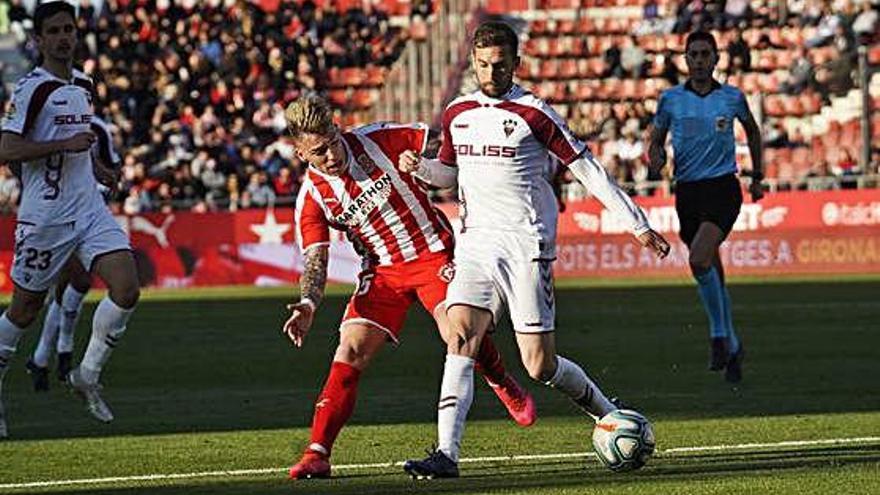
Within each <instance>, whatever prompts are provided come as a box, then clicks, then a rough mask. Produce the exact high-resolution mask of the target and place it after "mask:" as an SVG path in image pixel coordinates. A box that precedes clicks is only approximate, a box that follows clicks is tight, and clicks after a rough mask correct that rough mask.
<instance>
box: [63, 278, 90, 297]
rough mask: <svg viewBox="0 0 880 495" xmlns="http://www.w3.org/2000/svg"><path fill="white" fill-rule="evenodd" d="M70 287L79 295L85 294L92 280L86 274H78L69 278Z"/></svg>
mask: <svg viewBox="0 0 880 495" xmlns="http://www.w3.org/2000/svg"><path fill="white" fill-rule="evenodd" d="M69 283H70V286H71V287H73V288H74V289H76V291H77V292H79V293H80V294H85V293H86V292H88V291H89V290H90V289H91V288H92V278H91V277H90V276H89V274H88V273H82V274H78V275H76V276H74V277H71V278H70V282H69Z"/></svg>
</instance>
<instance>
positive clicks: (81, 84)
mask: <svg viewBox="0 0 880 495" xmlns="http://www.w3.org/2000/svg"><path fill="white" fill-rule="evenodd" d="M91 123H92V82H91V80H90V79H89V77H88V76H86V75H85V74H83V73H82V72H80V71H77V70H74V71H73V75H72V77H71V79H70V80H64V79H60V78H58V77H56V76H55V75H53V74H51V73H50V72H48V71H47V70H45V69H43V68H42V67H37V68H36V69H34V70H32V71H31V72H29V73H28V74H26V75H25V76H24V77H22V78H21V79H19V81H18V83H17V84H16V87H15V92H14V93H13V95H12V103H11V106H10V108H9V111H8V112H7V114H6V117H5V118H4V119H3V124H2V131H3V132H11V133H15V134H18V135H20V136H22V137H24V138H25V139H28V140H30V141H34V142H44V141H56V140H62V139H67V138H70V137H72V136H73V135H75V134H77V133H79V132H85V131H89V130H90V128H91ZM21 182H22V189H23V190H22V198H21V207H20V208H19V210H18V220H19V222H24V223H32V224H35V225H57V224H62V223H68V222H71V221H74V220H76V219H77V218H78V217H82V216H83V215H89V214H90V212H92V211H94V209H95V208H103V207H104V202H103V200H102V199H101V195H100V193H98V190H97V181H96V180H95V176H94V173H93V170H92V159H91V154H90V152H89V151H88V150H86V151H83V152H80V153H58V154H55V155H52V156H49V157H45V158H41V159H39V160H32V161H29V162H23V163H22V167H21Z"/></svg>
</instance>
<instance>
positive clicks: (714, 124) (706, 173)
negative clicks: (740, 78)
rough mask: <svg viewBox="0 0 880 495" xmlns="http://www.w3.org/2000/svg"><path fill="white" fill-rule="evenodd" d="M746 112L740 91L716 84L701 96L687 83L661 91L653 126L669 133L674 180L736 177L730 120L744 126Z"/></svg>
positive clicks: (691, 180) (744, 98)
mask: <svg viewBox="0 0 880 495" xmlns="http://www.w3.org/2000/svg"><path fill="white" fill-rule="evenodd" d="M748 112H749V109H748V104H747V103H746V97H745V95H744V94H743V92H742V91H740V90H739V89H737V88H735V87H733V86H730V85H727V84H719V83H718V82H716V81H713V86H712V91H710V92H709V93H708V94H707V95H705V96H700V95H699V94H697V93H696V91H694V90H693V89H691V87H690V83H689V82H688V83H685V84H680V85H678V86H675V87H673V88H669V89H668V90H666V91H664V92H663V93H662V94H661V95H660V102H659V103H658V104H657V114H656V115H655V116H654V126H655V127H657V128H659V129H668V130H670V131H671V134H672V149H673V150H674V152H675V157H674V165H675V169H674V176H675V179H676V180H677V181H679V182H693V181H698V180H705V179H712V178H714V177H720V176H722V175H727V174H732V173H736V151H735V143H734V137H733V120H734V118H739V119H740V121H741V122H745V120H746V118H747V116H748Z"/></svg>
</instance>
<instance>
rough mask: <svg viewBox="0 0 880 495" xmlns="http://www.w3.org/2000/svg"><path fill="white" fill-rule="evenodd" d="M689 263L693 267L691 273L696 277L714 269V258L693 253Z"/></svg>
mask: <svg viewBox="0 0 880 495" xmlns="http://www.w3.org/2000/svg"><path fill="white" fill-rule="evenodd" d="M688 263H689V264H690V265H691V272H693V274H694V275H699V274H702V273H706V272H707V271H709V268H711V267H712V257H711V256H705V255H701V254H699V253H696V254H695V253H693V252H691V254H690V256H689V258H688Z"/></svg>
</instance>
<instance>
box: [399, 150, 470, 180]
mask: <svg viewBox="0 0 880 495" xmlns="http://www.w3.org/2000/svg"><path fill="white" fill-rule="evenodd" d="M397 166H398V168H400V170H401V171H402V172H406V173H408V174H412V175H414V176H415V177H418V178H419V179H421V180H423V181H425V182H427V183H428V184H430V185H432V186H435V187H439V188H441V189H446V188H449V187H455V185H456V184H457V183H458V169H457V168H455V167H448V166H446V165H443V163H442V162H441V161H440V160H436V159H430V158H424V157H422V156H420V155H419V154H418V153H416V152H415V151H412V150H406V151H404V152H403V153H401V154H400V160H399V161H398V163H397Z"/></svg>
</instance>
